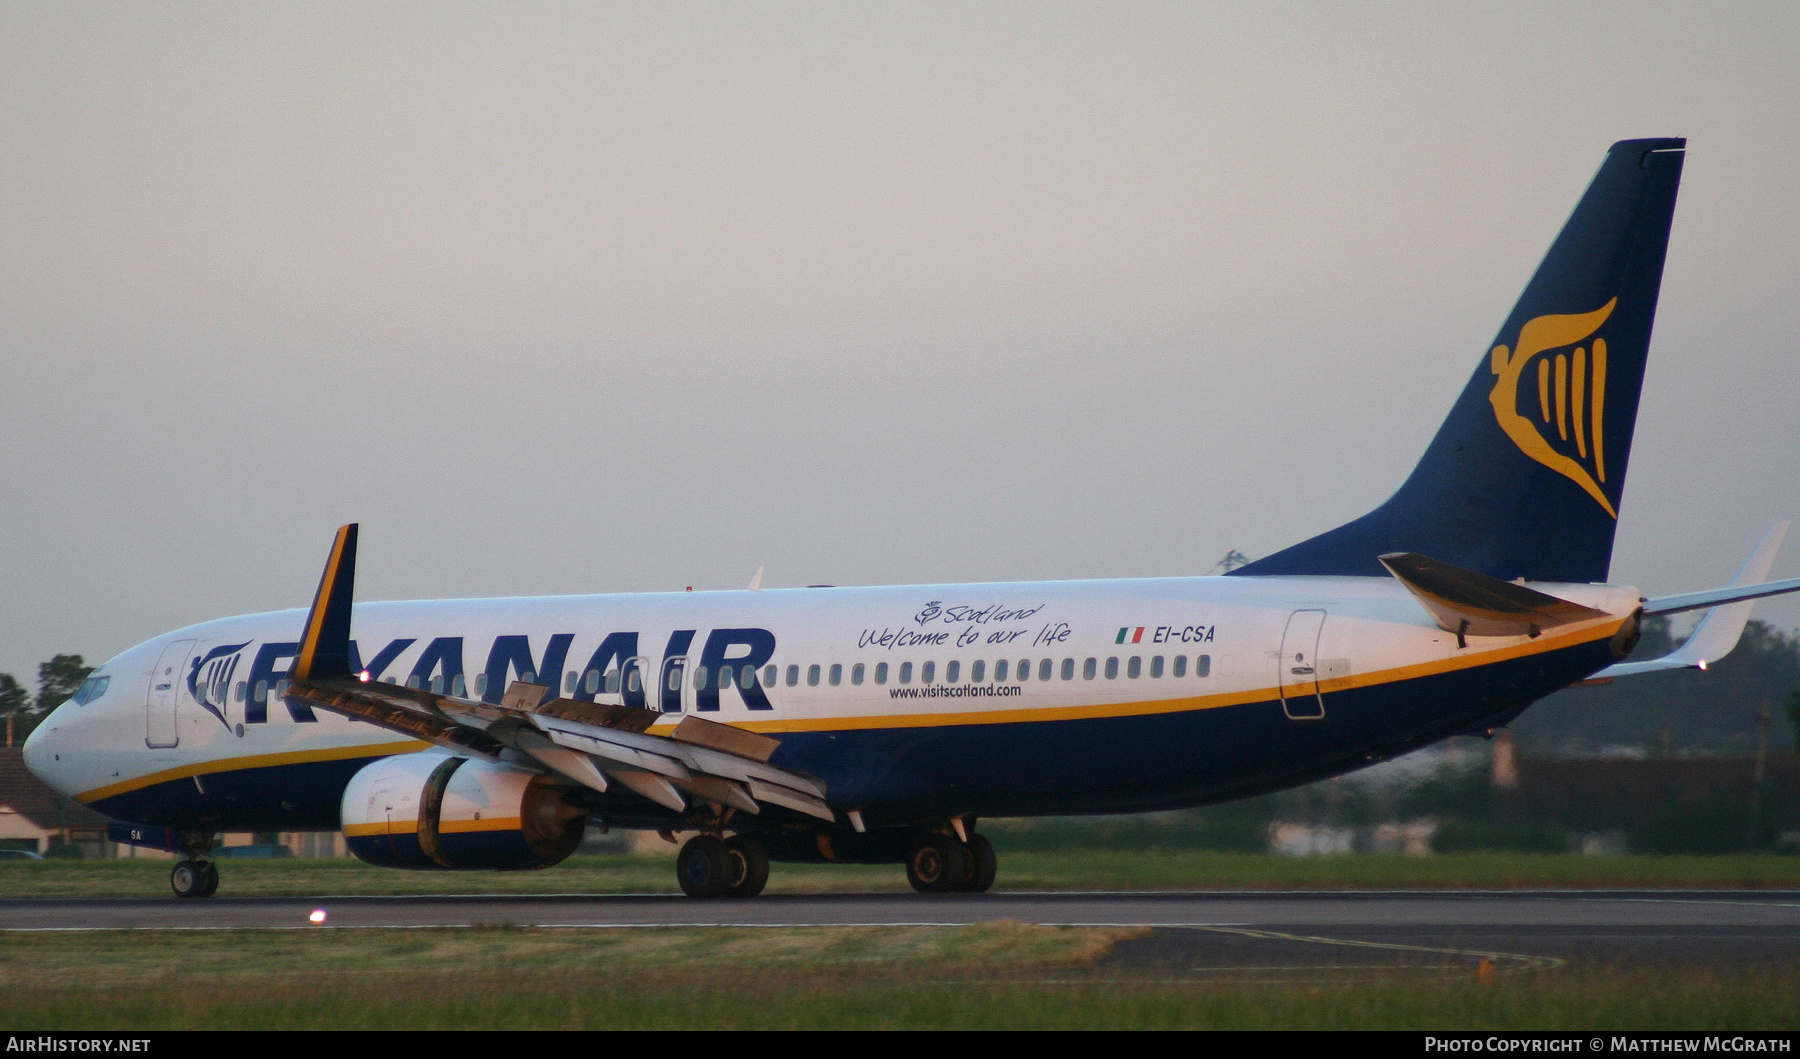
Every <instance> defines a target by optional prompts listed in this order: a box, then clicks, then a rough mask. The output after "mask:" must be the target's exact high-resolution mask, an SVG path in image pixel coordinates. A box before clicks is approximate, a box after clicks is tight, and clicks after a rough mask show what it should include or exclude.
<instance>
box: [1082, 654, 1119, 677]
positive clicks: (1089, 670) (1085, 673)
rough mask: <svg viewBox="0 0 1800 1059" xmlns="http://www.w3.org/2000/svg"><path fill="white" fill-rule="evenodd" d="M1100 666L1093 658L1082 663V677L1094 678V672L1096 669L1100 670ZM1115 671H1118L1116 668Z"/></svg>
mask: <svg viewBox="0 0 1800 1059" xmlns="http://www.w3.org/2000/svg"><path fill="white" fill-rule="evenodd" d="M1099 668H1100V667H1099V666H1098V665H1097V664H1096V663H1095V660H1094V659H1092V658H1090V659H1088V660H1087V661H1085V662H1083V663H1081V679H1083V680H1092V679H1094V673H1095V672H1096V671H1098V669H1099ZM1114 672H1117V670H1114Z"/></svg>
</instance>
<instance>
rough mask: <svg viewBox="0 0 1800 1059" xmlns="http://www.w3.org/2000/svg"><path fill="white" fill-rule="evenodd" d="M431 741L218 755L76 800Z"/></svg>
mask: <svg viewBox="0 0 1800 1059" xmlns="http://www.w3.org/2000/svg"><path fill="white" fill-rule="evenodd" d="M428 746H431V744H430V743H427V742H423V741H421V740H418V739H402V740H400V741H398V742H393V743H368V744H364V745H362V746H343V747H333V748H332V749H330V750H294V751H290V752H288V753H285V754H253V755H250V756H248V757H229V758H217V759H215V760H212V761H197V762H195V763H194V764H192V765H182V766H180V767H178V768H172V769H163V770H162V771H161V772H152V773H149V774H148V775H144V776H138V777H135V778H133V779H128V780H120V781H119V782H118V783H110V784H107V785H106V786H104V787H96V788H94V789H93V790H91V791H87V792H84V793H82V794H77V795H76V796H75V800H76V801H78V802H80V803H82V804H83V805H87V804H90V803H92V802H97V801H100V800H102V799H104V798H112V797H116V796H117V795H121V794H129V793H131V792H132V791H136V790H142V789H143V788H145V787H154V786H155V785H157V784H158V783H167V782H169V781H170V780H184V779H189V778H191V777H194V776H210V775H212V774H213V773H215V772H239V771H242V770H244V769H259V768H271V767H274V766H277V765H303V764H306V763H308V762H312V761H343V760H346V759H348V758H358V757H392V756H393V755H395V754H407V753H411V752H413V751H415V750H424V749H425V748H426V747H428Z"/></svg>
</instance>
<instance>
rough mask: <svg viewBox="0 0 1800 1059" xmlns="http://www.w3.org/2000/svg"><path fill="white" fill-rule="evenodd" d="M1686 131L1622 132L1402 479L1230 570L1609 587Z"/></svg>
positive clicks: (1245, 572)
mask: <svg viewBox="0 0 1800 1059" xmlns="http://www.w3.org/2000/svg"><path fill="white" fill-rule="evenodd" d="M1686 143H1687V141H1686V140H1680V139H1656V140H1624V141H1622V142H1620V143H1616V144H1614V145H1613V147H1612V150H1611V151H1609V152H1607V155H1606V161H1605V162H1603V163H1601V166H1600V172H1599V174H1598V175H1597V176H1595V177H1594V182H1593V183H1592V184H1591V185H1589V187H1588V190H1587V194H1586V195H1584V196H1582V199H1581V202H1580V204H1578V205H1577V206H1576V207H1575V212H1574V213H1573V214H1572V215H1571V216H1570V217H1569V221H1568V223H1567V224H1565V225H1564V226H1563V230H1562V234H1560V235H1558V236H1557V238H1556V242H1555V243H1554V244H1552V245H1551V247H1550V253H1549V254H1547V255H1546V256H1545V257H1544V261H1543V264H1541V265H1539V266H1538V270H1537V275H1535V276H1533V277H1532V279H1531V283H1530V285H1529V286H1527V287H1526V288H1525V293H1524V294H1523V295H1522V296H1521V297H1520V298H1519V304H1518V305H1517V306H1515V307H1514V308H1513V311H1512V316H1510V317H1509V318H1508V319H1507V321H1506V325H1505V326H1504V327H1502V328H1501V329H1500V334H1499V336H1498V337H1496V338H1495V339H1494V345H1493V347H1492V348H1491V349H1490V351H1489V352H1488V353H1487V354H1486V355H1484V356H1483V357H1482V359H1481V364H1480V366H1479V367H1478V368H1476V370H1475V376H1474V378H1472V379H1470V380H1469V385H1468V387H1467V388H1466V389H1464V390H1463V393H1462V396H1461V397H1460V398H1458V400H1457V402H1456V406H1455V407H1454V408H1452V409H1451V411H1450V416H1449V418H1448V419H1446V420H1445V421H1444V425H1443V426H1442V427H1440V428H1439V429H1438V433H1437V437H1435V438H1433V439H1432V442H1431V446H1430V447H1429V448H1428V449H1426V450H1425V456H1424V458H1423V459H1421V460H1420V461H1419V465H1418V466H1417V467H1415V468H1414V469H1413V472H1412V475H1411V477H1409V478H1407V480H1406V483H1405V484H1404V485H1402V486H1401V487H1400V491H1399V492H1397V493H1395V494H1394V495H1393V497H1391V498H1390V499H1389V500H1388V501H1387V503H1385V504H1382V505H1381V506H1380V507H1378V508H1376V509H1375V510H1374V511H1371V512H1369V513H1368V514H1367V515H1364V516H1363V517H1361V518H1359V519H1357V520H1355V521H1354V522H1349V523H1346V524H1344V525H1342V526H1339V527H1338V528H1337V529H1334V530H1331V531H1330V532H1327V533H1323V534H1320V535H1319V536H1317V537H1314V538H1312V539H1311V540H1308V541H1303V542H1301V543H1300V544H1296V545H1294V546H1293V547H1291V548H1287V549H1285V550H1283V551H1279V552H1276V553H1275V554H1274V555H1271V556H1269V557H1267V558H1265V559H1261V560H1258V561H1257V562H1254V563H1250V564H1248V565H1246V566H1242V567H1239V568H1238V569H1237V570H1234V571H1232V573H1233V574H1352V575H1368V576H1377V577H1379V576H1385V574H1386V571H1385V570H1384V569H1383V568H1382V566H1381V563H1380V562H1379V561H1377V559H1376V557H1377V556H1379V555H1384V554H1387V553H1390V552H1418V553H1421V554H1424V555H1428V556H1430V557H1432V558H1433V559H1437V560H1440V561H1442V562H1446V563H1450V564H1452V565H1454V566H1460V567H1462V568H1464V569H1467V570H1475V571H1478V572H1480V573H1484V574H1488V575H1490V576H1492V577H1498V578H1501V579H1503V580H1510V579H1512V578H1515V577H1524V578H1529V579H1531V580H1537V581H1604V580H1606V574H1607V567H1608V566H1609V565H1610V564H1611V561H1612V546H1613V530H1614V529H1615V528H1616V527H1617V525H1618V512H1619V502H1620V497H1621V495H1622V493H1623V491H1624V486H1625V467H1626V461H1627V459H1628V458H1629V457H1630V455H1631V433H1632V428H1633V426H1634V425H1635V424H1636V421H1637V406H1638V393H1639V391H1640V389H1641V388H1642V385H1643V381H1644V360H1645V354H1646V352H1647V351H1648V349H1649V346H1650V325H1651V321H1652V319H1653V318H1654V317H1655V315H1656V295H1657V290H1658V288H1659V286H1660V285H1661V282H1662V269H1663V255H1664V252H1665V251H1666V250H1667V249H1668V244H1669V221H1670V218H1671V217H1672V216H1673V214H1674V211H1675V190H1676V185H1677V184H1678V183H1679V181H1680V177H1681V163H1682V159H1683V157H1684V150H1685V146H1686Z"/></svg>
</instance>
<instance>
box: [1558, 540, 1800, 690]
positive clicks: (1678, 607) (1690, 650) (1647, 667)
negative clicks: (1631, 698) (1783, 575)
mask: <svg viewBox="0 0 1800 1059" xmlns="http://www.w3.org/2000/svg"><path fill="white" fill-rule="evenodd" d="M1788 525H1789V524H1788V523H1787V522H1777V523H1775V524H1774V525H1773V526H1770V527H1769V530H1768V532H1767V533H1764V534H1763V537H1762V540H1761V541H1759V542H1758V543H1757V545H1756V548H1755V549H1754V550H1752V551H1751V553H1750V557H1749V558H1748V559H1746V560H1744V565H1743V566H1742V567H1741V568H1740V569H1739V570H1738V572H1737V576H1736V577H1734V578H1732V579H1731V585H1730V586H1729V587H1727V588H1715V589H1713V590H1711V591H1709V592H1688V593H1685V594H1683V595H1679V596H1664V597H1662V598H1660V599H1652V600H1648V601H1646V602H1645V603H1644V613H1645V614H1646V615H1650V614H1678V613H1680V612H1682V611H1684V610H1696V609H1698V608H1700V607H1706V606H1710V607H1713V609H1712V610H1709V611H1707V613H1706V616H1705V617H1703V618H1701V619H1700V623H1699V624H1698V625H1696V626H1694V632H1693V634H1692V635H1691V636H1689V637H1688V638H1687V640H1686V641H1685V642H1683V643H1682V645H1681V646H1680V647H1677V648H1676V649H1675V650H1673V651H1670V652H1669V653H1668V654H1666V655H1664V656H1662V657H1661V658H1652V659H1647V660H1644V661H1639V662H1620V663H1619V664H1617V665H1613V666H1608V667H1607V668H1605V669H1602V670H1601V671H1600V672H1598V673H1595V674H1594V677H1593V679H1596V680H1607V679H1611V678H1613V677H1630V676H1636V675H1638V674H1640V673H1656V672H1661V671H1663V670H1669V669H1705V668H1706V667H1707V666H1708V665H1709V664H1711V663H1713V662H1717V661H1718V660H1719V659H1721V658H1724V657H1725V656H1726V655H1728V654H1730V653H1731V650H1732V648H1734V647H1736V646H1737V642H1738V638H1739V637H1740V636H1742V635H1743V634H1744V626H1745V625H1746V624H1748V623H1749V621H1750V608H1751V607H1753V606H1755V603H1754V602H1753V601H1754V600H1757V599H1761V598H1762V597H1764V596H1773V595H1778V594H1780V593H1782V592H1792V591H1794V590H1796V589H1800V579H1794V580H1788V581H1770V582H1764V581H1763V580H1762V579H1763V578H1765V577H1768V576H1769V570H1770V568H1771V567H1773V566H1774V565H1775V555H1776V553H1777V552H1779V551H1780V550H1781V542H1782V540H1783V539H1784V538H1785V537H1786V536H1787V531H1788ZM1694 600H1699V602H1693V601H1694Z"/></svg>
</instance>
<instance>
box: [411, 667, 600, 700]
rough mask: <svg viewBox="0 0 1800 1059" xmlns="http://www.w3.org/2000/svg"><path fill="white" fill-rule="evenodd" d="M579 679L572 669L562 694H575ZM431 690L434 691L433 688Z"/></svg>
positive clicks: (564, 683) (564, 681)
mask: <svg viewBox="0 0 1800 1059" xmlns="http://www.w3.org/2000/svg"><path fill="white" fill-rule="evenodd" d="M579 679H581V678H580V676H579V675H578V674H577V673H576V672H575V671H574V670H573V669H571V670H569V672H568V674H567V675H566V676H564V677H563V694H564V695H573V694H575V681H577V680H579ZM433 690H436V689H435V688H434V689H433Z"/></svg>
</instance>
